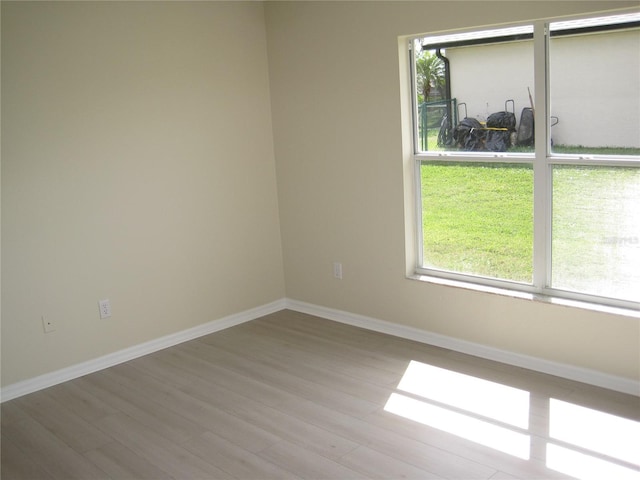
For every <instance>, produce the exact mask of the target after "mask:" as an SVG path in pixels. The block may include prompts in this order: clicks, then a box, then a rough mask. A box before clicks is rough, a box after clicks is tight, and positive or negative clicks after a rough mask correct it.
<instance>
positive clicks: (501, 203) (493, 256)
mask: <svg viewBox="0 0 640 480" xmlns="http://www.w3.org/2000/svg"><path fill="white" fill-rule="evenodd" d="M421 175H422V202H423V219H422V220H423V232H424V259H425V264H426V265H427V266H429V267H434V268H440V269H444V270H452V271H461V272H466V273H472V274H476V275H484V276H489V277H498V278H509V279H513V280H517V281H524V282H530V281H531V275H532V255H533V247H532V245H533V169H532V168H531V167H526V166H518V167H511V166H505V165H503V164H473V165H469V164H466V165H461V164H457V165H442V164H430V165H423V166H422V168H421Z"/></svg>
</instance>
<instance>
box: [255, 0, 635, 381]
mask: <svg viewBox="0 0 640 480" xmlns="http://www.w3.org/2000/svg"><path fill="white" fill-rule="evenodd" d="M620 5H621V4H616V3H614V2H592V1H588V2H540V1H536V2H530V3H527V2H496V3H488V2H469V3H462V2H441V3H435V2H407V3H402V2H391V3H386V2H370V3H369V2H352V3H346V2H299V3H279V2H274V3H268V4H267V6H266V14H267V26H268V28H267V38H268V46H269V70H270V79H271V99H272V112H273V123H274V138H275V151H276V163H277V172H278V194H279V199H280V202H279V203H280V216H281V222H282V236H283V251H284V264H285V278H286V285H287V296H288V297H289V298H293V299H296V300H300V301H304V302H310V303H313V304H319V305H324V306H328V307H331V308H335V309H340V310H345V311H348V312H352V313H356V314H361V315H366V316H370V317H374V318H378V319H382V320H386V321H390V322H397V323H400V324H403V325H408V326H412V327H417V328H421V329H425V330H428V331H432V332H436V333H439V334H444V335H448V336H452V337H455V338H458V339H462V340H467V341H471V342H478V343H481V344H484V345H487V346H490V347H495V348H500V349H506V350H511V351H515V352H517V353H520V354H524V355H532V356H536V357H541V358H544V359H548V360H551V361H555V362H564V363H567V364H570V365H574V366H579V367H585V368H590V369H595V370H599V371H601V372H605V373H609V374H614V375H619V376H622V377H627V378H635V379H637V378H638V377H639V376H640V372H639V362H638V352H639V339H640V328H639V320H638V319H637V318H630V317H625V316H615V315H609V314H604V313H596V312H593V311H585V310H580V309H573V308H567V307H562V306H558V305H550V304H544V303H539V302H533V301H530V300H523V299H515V298H508V297H503V296H497V295H491V294H486V293H480V292H473V291H467V290H461V289H455V288H450V287H444V286H438V285H433V284H426V283H422V282H418V281H415V280H408V279H407V278H406V273H407V271H406V267H405V259H406V256H405V234H404V232H405V216H404V215H405V206H406V205H405V203H404V201H405V191H404V188H405V185H404V183H403V182H406V183H407V188H409V186H408V185H411V178H410V175H409V174H407V172H411V171H412V169H411V168H410V167H408V168H406V169H405V168H404V167H405V166H406V165H410V160H409V158H408V156H407V155H404V156H403V148H402V146H403V141H404V139H403V136H402V130H401V121H402V120H404V121H406V117H403V115H402V112H401V94H400V91H401V87H402V88H404V87H406V85H405V84H404V83H402V82H401V81H400V74H399V69H398V63H399V52H398V50H399V48H398V36H401V35H412V34H420V33H425V32H435V31H445V30H448V29H456V28H465V27H470V26H474V25H483V24H486V25H488V24H499V23H501V22H508V21H520V20H529V19H535V18H539V17H542V16H545V15H547V16H551V15H563V14H573V13H579V12H586V11H597V10H604V9H606V8H613V7H616V6H618V7H619V6H620ZM627 5H628V4H627ZM405 143H406V142H405ZM407 202H408V205H410V199H407ZM410 210H411V209H410V208H407V210H406V211H407V212H410ZM407 215H409V213H407ZM408 222H409V224H411V222H412V218H411V217H409V218H408ZM409 234H410V232H409ZM334 261H340V262H342V263H343V268H344V272H343V273H344V279H343V280H336V279H334V278H333V270H332V262H334Z"/></svg>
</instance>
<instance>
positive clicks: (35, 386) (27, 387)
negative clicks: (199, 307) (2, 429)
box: [0, 299, 286, 402]
mask: <svg viewBox="0 0 640 480" xmlns="http://www.w3.org/2000/svg"><path fill="white" fill-rule="evenodd" d="M284 308H286V301H285V300H284V299H280V300H276V301H275V302H271V303H268V304H266V305H262V306H259V307H256V308H252V309H250V310H245V311H244V312H240V313H236V314H233V315H229V316H227V317H223V318H219V319H217V320H213V321H211V322H207V323H204V324H202V325H198V326H196V327H193V328H189V329H187V330H182V331H180V332H177V333H173V334H170V335H166V336H164V337H160V338H156V339H154V340H150V341H148V342H145V343H141V344H139V345H134V346H133V347H129V348H125V349H124V350H119V351H117V352H114V353H110V354H108V355H104V356H102V357H98V358H95V359H92V360H88V361H86V362H82V363H79V364H77V365H72V366H71V367H67V368H63V369H61V370H57V371H55V372H51V373H46V374H44V375H40V376H38V377H34V378H30V379H28V380H24V381H21V382H17V383H14V384H11V385H8V386H6V387H4V388H3V389H2V390H1V391H0V399H1V401H2V402H5V401H8V400H11V399H13V398H17V397H21V396H22V395H27V394H29V393H33V392H36V391H38V390H42V389H43V388H47V387H52V386H54V385H57V384H59V383H63V382H66V381H69V380H73V379H74V378H78V377H82V376H84V375H87V374H89V373H93V372H97V371H98V370H103V369H105V368H109V367H113V366H114V365H118V364H120V363H123V362H127V361H129V360H133V359H135V358H139V357H142V356H143V355H147V354H149V353H153V352H157V351H158V350H162V349H164V348H168V347H172V346H174V345H177V344H179V343H183V342H187V341H189V340H193V339H195V338H198V337H202V336H204V335H208V334H210V333H214V332H218V331H220V330H224V329H225V328H229V327H233V326H235V325H239V324H241V323H245V322H249V321H251V320H255V319H256V318H259V317H262V316H264V315H269V314H270V313H274V312H278V311H280V310H283V309H284Z"/></svg>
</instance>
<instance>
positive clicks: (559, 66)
mask: <svg viewBox="0 0 640 480" xmlns="http://www.w3.org/2000/svg"><path fill="white" fill-rule="evenodd" d="M621 17H622V16H621ZM598 20H599V21H598ZM614 20H615V19H614ZM638 20H640V15H635V16H630V17H628V18H627V20H626V21H636V22H637V21H638ZM606 23H607V22H606V21H604V20H602V19H591V20H590V23H585V21H583V20H581V21H574V22H556V23H552V24H551V25H550V29H551V38H550V40H549V68H550V71H549V79H550V82H549V85H550V87H549V88H550V104H551V115H552V116H553V117H555V118H553V119H552V122H551V125H552V126H551V142H552V152H553V153H560V154H563V153H571V154H584V155H640V29H639V28H637V27H636V28H626V29H613V30H612V29H609V30H607V29H606V27H605V26H604V25H605V24H606ZM623 25H629V24H623Z"/></svg>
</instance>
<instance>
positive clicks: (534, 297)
mask: <svg viewBox="0 0 640 480" xmlns="http://www.w3.org/2000/svg"><path fill="white" fill-rule="evenodd" d="M407 278H408V279H409V280H417V281H420V282H425V283H431V284H434V285H443V286H447V287H454V288H463V289H466V290H473V291H476V292H483V293H490V294H494V295H503V296H506V297H513V298H521V299H523V300H531V301H534V302H542V303H549V304H553V305H562V306H565V307H573V308H581V309H584V310H591V311H594V312H602V313H608V314H611V315H623V316H625V317H632V318H640V311H638V310H632V309H630V308H622V307H612V306H609V305H601V304H598V303H591V302H584V301H579V300H570V299H567V298H561V297H555V296H551V295H543V294H539V293H528V292H519V291H517V290H509V289H506V288H499V287H492V286H489V285H480V284H477V283H472V282H463V281H461V280H451V279H448V278H440V277H434V276H430V275H421V274H414V275H409V276H408V277H407Z"/></svg>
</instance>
